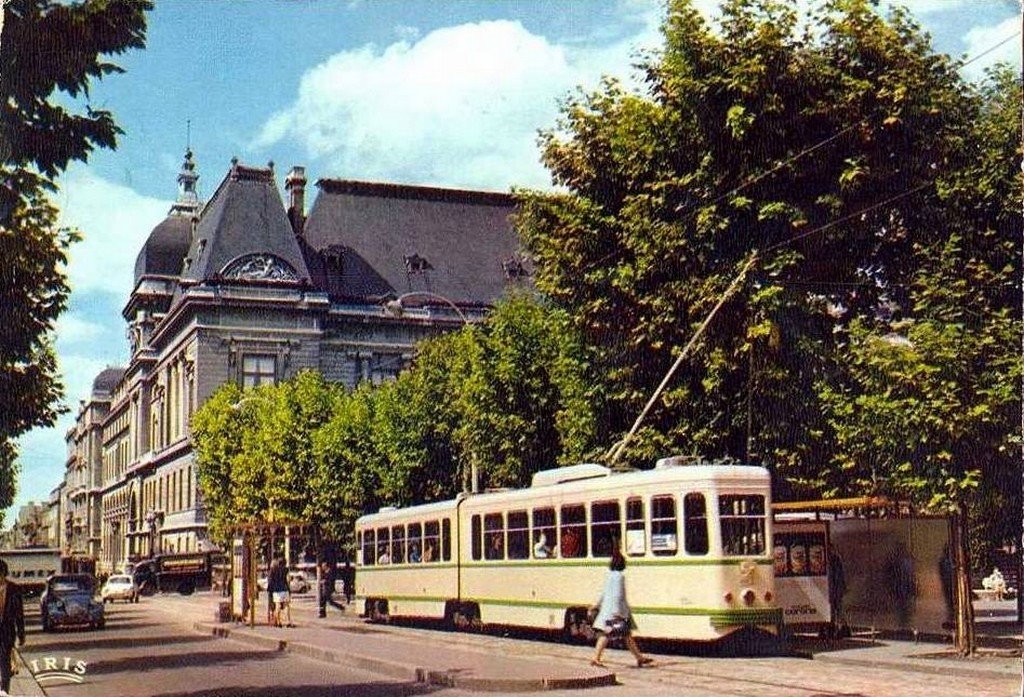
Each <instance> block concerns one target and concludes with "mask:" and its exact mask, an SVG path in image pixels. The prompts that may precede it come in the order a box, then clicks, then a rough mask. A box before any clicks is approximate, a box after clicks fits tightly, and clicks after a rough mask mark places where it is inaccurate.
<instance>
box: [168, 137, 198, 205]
mask: <svg viewBox="0 0 1024 697" xmlns="http://www.w3.org/2000/svg"><path fill="white" fill-rule="evenodd" d="M188 123H189V131H190V132H189V135H188V140H191V124H192V122H191V121H189V122H188ZM195 170H196V163H195V162H194V161H193V160H192V148H191V147H188V146H186V148H185V161H184V162H182V164H181V171H180V172H178V200H177V201H175V202H174V205H173V206H171V215H193V214H195V213H197V212H198V211H199V194H198V193H197V192H196V182H197V181H198V180H199V175H198V174H196V172H195Z"/></svg>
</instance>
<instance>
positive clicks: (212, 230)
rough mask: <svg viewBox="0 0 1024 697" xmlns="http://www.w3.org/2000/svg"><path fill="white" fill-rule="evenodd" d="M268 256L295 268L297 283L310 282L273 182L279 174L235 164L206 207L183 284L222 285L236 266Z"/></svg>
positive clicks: (191, 247)
mask: <svg viewBox="0 0 1024 697" xmlns="http://www.w3.org/2000/svg"><path fill="white" fill-rule="evenodd" d="M267 254H270V255H273V256H274V257H276V258H277V259H279V260H281V261H283V262H285V263H286V264H287V265H288V266H290V267H291V269H292V270H293V271H294V273H295V276H296V277H297V281H298V282H300V283H301V282H304V281H308V280H309V278H310V274H309V270H308V269H307V268H306V262H305V259H304V258H303V255H302V252H301V251H300V249H299V243H298V241H297V239H296V237H295V233H294V232H293V231H292V227H291V223H289V221H288V215H287V214H286V213H285V209H284V203H283V202H282V201H281V194H280V192H279V191H278V189H277V184H276V183H275V182H274V170H273V169H272V168H271V167H267V168H257V167H247V166H244V165H241V164H238V162H237V161H233V162H232V166H231V169H230V170H229V171H228V173H227V176H225V177H224V180H223V181H222V182H221V184H220V186H218V187H217V191H216V192H214V194H213V196H212V197H211V198H210V200H209V202H208V203H207V204H206V205H205V206H204V207H203V210H202V213H201V214H200V217H199V222H198V224H197V225H196V232H195V237H194V239H193V240H192V244H191V246H190V247H189V249H188V254H187V266H186V268H185V269H184V271H183V272H182V274H181V277H182V280H185V281H193V282H198V281H212V280H220V279H221V276H222V274H223V273H224V271H225V270H226V269H228V268H229V267H231V266H232V263H233V262H238V261H239V260H240V259H244V258H245V257H247V256H249V255H267Z"/></svg>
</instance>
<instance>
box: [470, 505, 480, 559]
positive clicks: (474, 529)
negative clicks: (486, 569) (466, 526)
mask: <svg viewBox="0 0 1024 697" xmlns="http://www.w3.org/2000/svg"><path fill="white" fill-rule="evenodd" d="M481 531H482V528H481V527H480V516H478V515H475V516H473V520H472V522H471V524H470V531H469V534H470V535H471V536H472V543H471V544H472V549H473V559H474V560H475V561H479V560H480V558H481V557H483V545H482V544H481V539H482V535H481Z"/></svg>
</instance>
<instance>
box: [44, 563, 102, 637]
mask: <svg viewBox="0 0 1024 697" xmlns="http://www.w3.org/2000/svg"><path fill="white" fill-rule="evenodd" d="M39 611H40V615H41V616H42V622H43V631H44V632H48V631H50V630H51V629H55V628H56V627H72V626H78V627H81V626H87V627H91V628H93V629H103V626H104V624H105V623H106V618H105V616H104V613H103V603H102V602H100V601H99V600H97V598H96V578H95V577H94V576H93V575H92V574H57V575H54V576H50V578H48V579H47V580H46V588H45V589H44V590H43V595H42V597H41V598H40V600H39Z"/></svg>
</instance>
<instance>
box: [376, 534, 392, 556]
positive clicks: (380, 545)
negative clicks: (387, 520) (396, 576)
mask: <svg viewBox="0 0 1024 697" xmlns="http://www.w3.org/2000/svg"><path fill="white" fill-rule="evenodd" d="M390 548H391V531H390V530H388V529H387V528H377V563H378V564H390V563H391V552H390Z"/></svg>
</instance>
